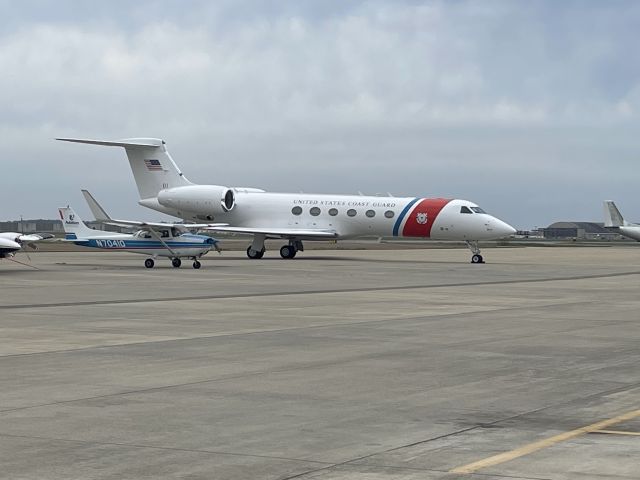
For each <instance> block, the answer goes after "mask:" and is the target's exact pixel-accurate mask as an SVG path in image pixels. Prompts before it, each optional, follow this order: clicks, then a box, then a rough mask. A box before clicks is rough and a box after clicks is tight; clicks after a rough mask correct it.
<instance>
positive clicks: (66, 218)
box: [58, 207, 96, 240]
mask: <svg viewBox="0 0 640 480" xmlns="http://www.w3.org/2000/svg"><path fill="white" fill-rule="evenodd" d="M58 213H60V220H62V226H63V228H64V233H65V234H66V235H65V238H66V239H67V240H77V239H78V238H87V237H92V236H95V234H96V233H95V231H94V230H91V229H90V228H89V227H87V226H86V225H85V224H84V222H83V221H82V219H81V218H80V217H79V216H78V215H77V214H76V212H74V211H73V208H71V207H64V208H59V209H58Z"/></svg>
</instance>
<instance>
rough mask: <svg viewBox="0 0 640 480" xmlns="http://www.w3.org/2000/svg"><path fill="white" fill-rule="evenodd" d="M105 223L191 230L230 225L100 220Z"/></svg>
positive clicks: (142, 227)
mask: <svg viewBox="0 0 640 480" xmlns="http://www.w3.org/2000/svg"><path fill="white" fill-rule="evenodd" d="M100 223H104V224H105V225H114V226H116V227H139V228H141V229H152V228H178V229H182V230H191V229H193V228H197V229H203V230H206V229H208V227H211V228H218V227H224V226H227V225H229V224H228V223H165V222H143V221H137V220H116V219H113V220H109V221H108V222H104V221H100Z"/></svg>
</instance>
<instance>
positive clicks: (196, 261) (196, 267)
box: [193, 260, 202, 270]
mask: <svg viewBox="0 0 640 480" xmlns="http://www.w3.org/2000/svg"><path fill="white" fill-rule="evenodd" d="M201 266H202V264H201V263H200V262H199V261H198V260H194V261H193V268H195V269H196V270H197V269H199V268H200V267H201Z"/></svg>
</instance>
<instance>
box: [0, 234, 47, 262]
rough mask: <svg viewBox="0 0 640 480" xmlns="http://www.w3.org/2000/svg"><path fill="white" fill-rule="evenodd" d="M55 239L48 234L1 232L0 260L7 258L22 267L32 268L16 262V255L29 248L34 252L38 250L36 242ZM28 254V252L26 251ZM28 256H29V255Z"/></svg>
mask: <svg viewBox="0 0 640 480" xmlns="http://www.w3.org/2000/svg"><path fill="white" fill-rule="evenodd" d="M49 238H53V235H51V234H48V233H32V234H24V233H17V232H1V233H0V258H7V259H9V260H12V261H14V262H16V263H20V264H21V265H27V266H31V265H29V264H26V263H22V262H18V261H17V260H14V259H13V257H14V256H15V254H16V253H17V252H19V251H21V250H23V247H29V248H30V249H32V250H37V249H38V247H37V245H36V242H40V241H42V240H47V239H49ZM24 251H25V253H26V250H24ZM27 256H28V255H27Z"/></svg>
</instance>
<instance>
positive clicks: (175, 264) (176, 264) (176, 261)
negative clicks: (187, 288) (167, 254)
mask: <svg viewBox="0 0 640 480" xmlns="http://www.w3.org/2000/svg"><path fill="white" fill-rule="evenodd" d="M171 265H173V268H180V265H182V260H180V259H179V258H173V259H171Z"/></svg>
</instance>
